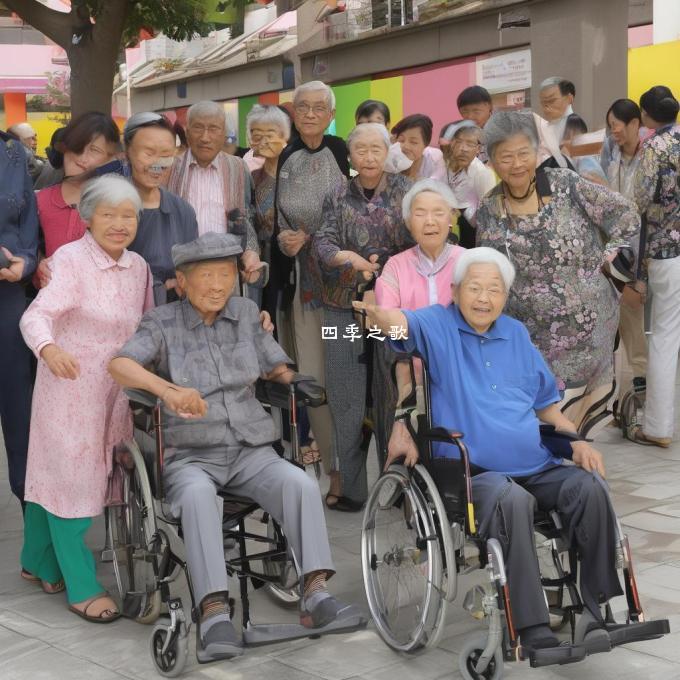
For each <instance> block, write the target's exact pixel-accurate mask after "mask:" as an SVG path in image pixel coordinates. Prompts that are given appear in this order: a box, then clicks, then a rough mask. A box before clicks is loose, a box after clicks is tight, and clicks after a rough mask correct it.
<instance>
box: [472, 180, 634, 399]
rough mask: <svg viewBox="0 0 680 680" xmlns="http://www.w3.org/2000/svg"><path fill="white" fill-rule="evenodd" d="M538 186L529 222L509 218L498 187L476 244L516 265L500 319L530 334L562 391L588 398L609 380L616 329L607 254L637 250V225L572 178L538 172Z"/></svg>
mask: <svg viewBox="0 0 680 680" xmlns="http://www.w3.org/2000/svg"><path fill="white" fill-rule="evenodd" d="M536 185H537V189H538V192H539V194H540V195H541V197H542V199H541V201H542V206H541V208H540V209H539V211H538V212H537V213H536V214H534V215H520V216H509V215H508V212H507V210H506V208H505V202H504V200H503V188H502V185H499V186H497V187H496V188H494V189H493V190H492V191H491V192H490V193H489V194H487V196H486V197H485V198H483V199H482V202H481V203H480V206H479V209H478V211H477V244H478V245H480V246H490V247H492V248H495V249H496V250H499V251H501V252H502V253H504V254H505V255H507V256H508V257H509V258H510V261H511V262H512V263H513V264H514V265H515V268H516V271H517V277H516V279H515V283H514V285H513V287H512V290H511V292H510V297H509V299H508V303H507V307H506V310H505V311H506V313H507V314H508V315H509V316H513V317H515V318H516V319H519V320H520V321H521V322H522V323H524V324H525V325H526V326H527V328H528V329H529V333H530V335H531V338H532V339H533V341H534V343H535V344H536V346H537V347H538V348H539V350H540V351H541V352H542V354H543V356H544V357H545V359H546V360H547V362H548V365H549V366H550V368H551V370H552V372H553V373H554V374H555V377H556V378H557V380H558V384H559V386H560V389H564V387H565V385H566V386H567V387H576V386H579V385H587V386H588V391H592V390H593V389H594V388H596V387H598V386H600V385H604V384H606V383H607V382H611V379H612V377H613V350H614V337H615V335H616V329H617V327H618V322H619V309H618V300H617V293H616V291H615V289H614V287H613V286H612V285H611V283H610V282H609V281H608V280H607V279H606V278H605V277H604V276H603V275H602V273H601V272H600V267H601V265H602V263H603V261H604V258H605V254H606V248H610V249H611V248H616V247H619V246H622V245H630V246H631V247H633V248H634V249H635V248H636V247H637V242H638V234H639V217H638V214H637V211H636V209H635V206H634V205H633V204H632V203H631V202H630V201H629V200H628V199H626V198H624V197H623V196H621V194H618V193H616V192H614V191H610V190H609V189H606V188H604V187H602V186H600V185H597V184H593V183H592V182H589V181H587V180H585V179H583V178H581V177H580V176H579V175H577V174H576V173H575V172H573V171H571V170H564V169H546V170H545V172H544V173H543V172H542V171H539V172H538V173H537V178H536ZM548 197H549V198H550V200H549V202H548V200H547V199H548Z"/></svg>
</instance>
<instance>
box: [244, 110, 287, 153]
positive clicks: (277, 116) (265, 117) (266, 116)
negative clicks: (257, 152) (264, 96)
mask: <svg viewBox="0 0 680 680" xmlns="http://www.w3.org/2000/svg"><path fill="white" fill-rule="evenodd" d="M255 123H269V124H270V125H276V126H277V127H278V128H280V130H281V133H282V134H283V136H284V137H285V138H286V139H290V118H288V116H287V115H286V114H285V113H284V112H283V111H281V109H280V108H279V107H278V106H262V105H261V104H255V106H253V108H252V109H250V112H249V113H248V115H247V116H246V133H247V136H248V144H249V145H250V128H251V127H252V126H253V125H255Z"/></svg>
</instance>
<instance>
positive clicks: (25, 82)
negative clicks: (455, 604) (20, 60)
mask: <svg viewBox="0 0 680 680" xmlns="http://www.w3.org/2000/svg"><path fill="white" fill-rule="evenodd" d="M5 92H22V93H23V94H45V93H46V92H47V78H46V77H45V76H35V77H28V78H1V77H0V93H3V94H4V93H5Z"/></svg>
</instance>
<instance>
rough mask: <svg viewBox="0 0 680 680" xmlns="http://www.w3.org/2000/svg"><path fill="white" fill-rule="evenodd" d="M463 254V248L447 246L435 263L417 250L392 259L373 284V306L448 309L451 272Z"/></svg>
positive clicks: (415, 248) (394, 256)
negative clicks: (438, 305) (437, 306)
mask: <svg viewBox="0 0 680 680" xmlns="http://www.w3.org/2000/svg"><path fill="white" fill-rule="evenodd" d="M464 252H465V248H461V247H460V246H454V245H452V244H450V243H447V244H446V245H445V246H444V250H443V251H442V252H441V254H440V255H439V257H438V258H437V259H436V260H435V262H432V260H430V259H429V258H428V257H426V256H425V254H424V253H423V252H422V250H421V249H420V246H415V247H414V248H409V249H408V250H405V251H404V252H403V253H399V254H398V255H393V256H392V257H391V258H390V259H389V260H387V263H386V264H385V267H384V268H383V271H382V274H381V275H380V276H379V277H378V280H377V281H376V282H375V298H376V302H377V303H378V304H379V305H380V306H381V307H387V308H390V309H396V308H398V309H420V308H421V307H429V306H430V305H436V304H440V305H448V304H449V303H450V302H451V281H452V279H453V271H454V268H455V266H456V262H457V261H458V258H459V257H460V256H461V255H462V254H463V253H464Z"/></svg>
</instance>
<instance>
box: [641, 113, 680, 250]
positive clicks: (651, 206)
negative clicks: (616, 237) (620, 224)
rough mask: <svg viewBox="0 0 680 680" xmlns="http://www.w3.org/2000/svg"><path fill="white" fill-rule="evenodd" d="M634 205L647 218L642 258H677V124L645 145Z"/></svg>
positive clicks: (679, 167)
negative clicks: (645, 241) (643, 256)
mask: <svg viewBox="0 0 680 680" xmlns="http://www.w3.org/2000/svg"><path fill="white" fill-rule="evenodd" d="M635 202H636V203H637V206H638V210H639V211H640V214H641V215H646V217H647V247H646V249H645V256H646V257H647V258H652V259H666V258H670V257H678V256H680V125H669V126H667V127H665V128H661V129H659V130H657V132H656V134H655V135H654V136H653V137H651V138H650V139H648V140H647V141H646V142H645V144H644V147H643V149H642V162H641V163H640V167H639V168H638V171H637V174H636V176H635Z"/></svg>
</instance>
